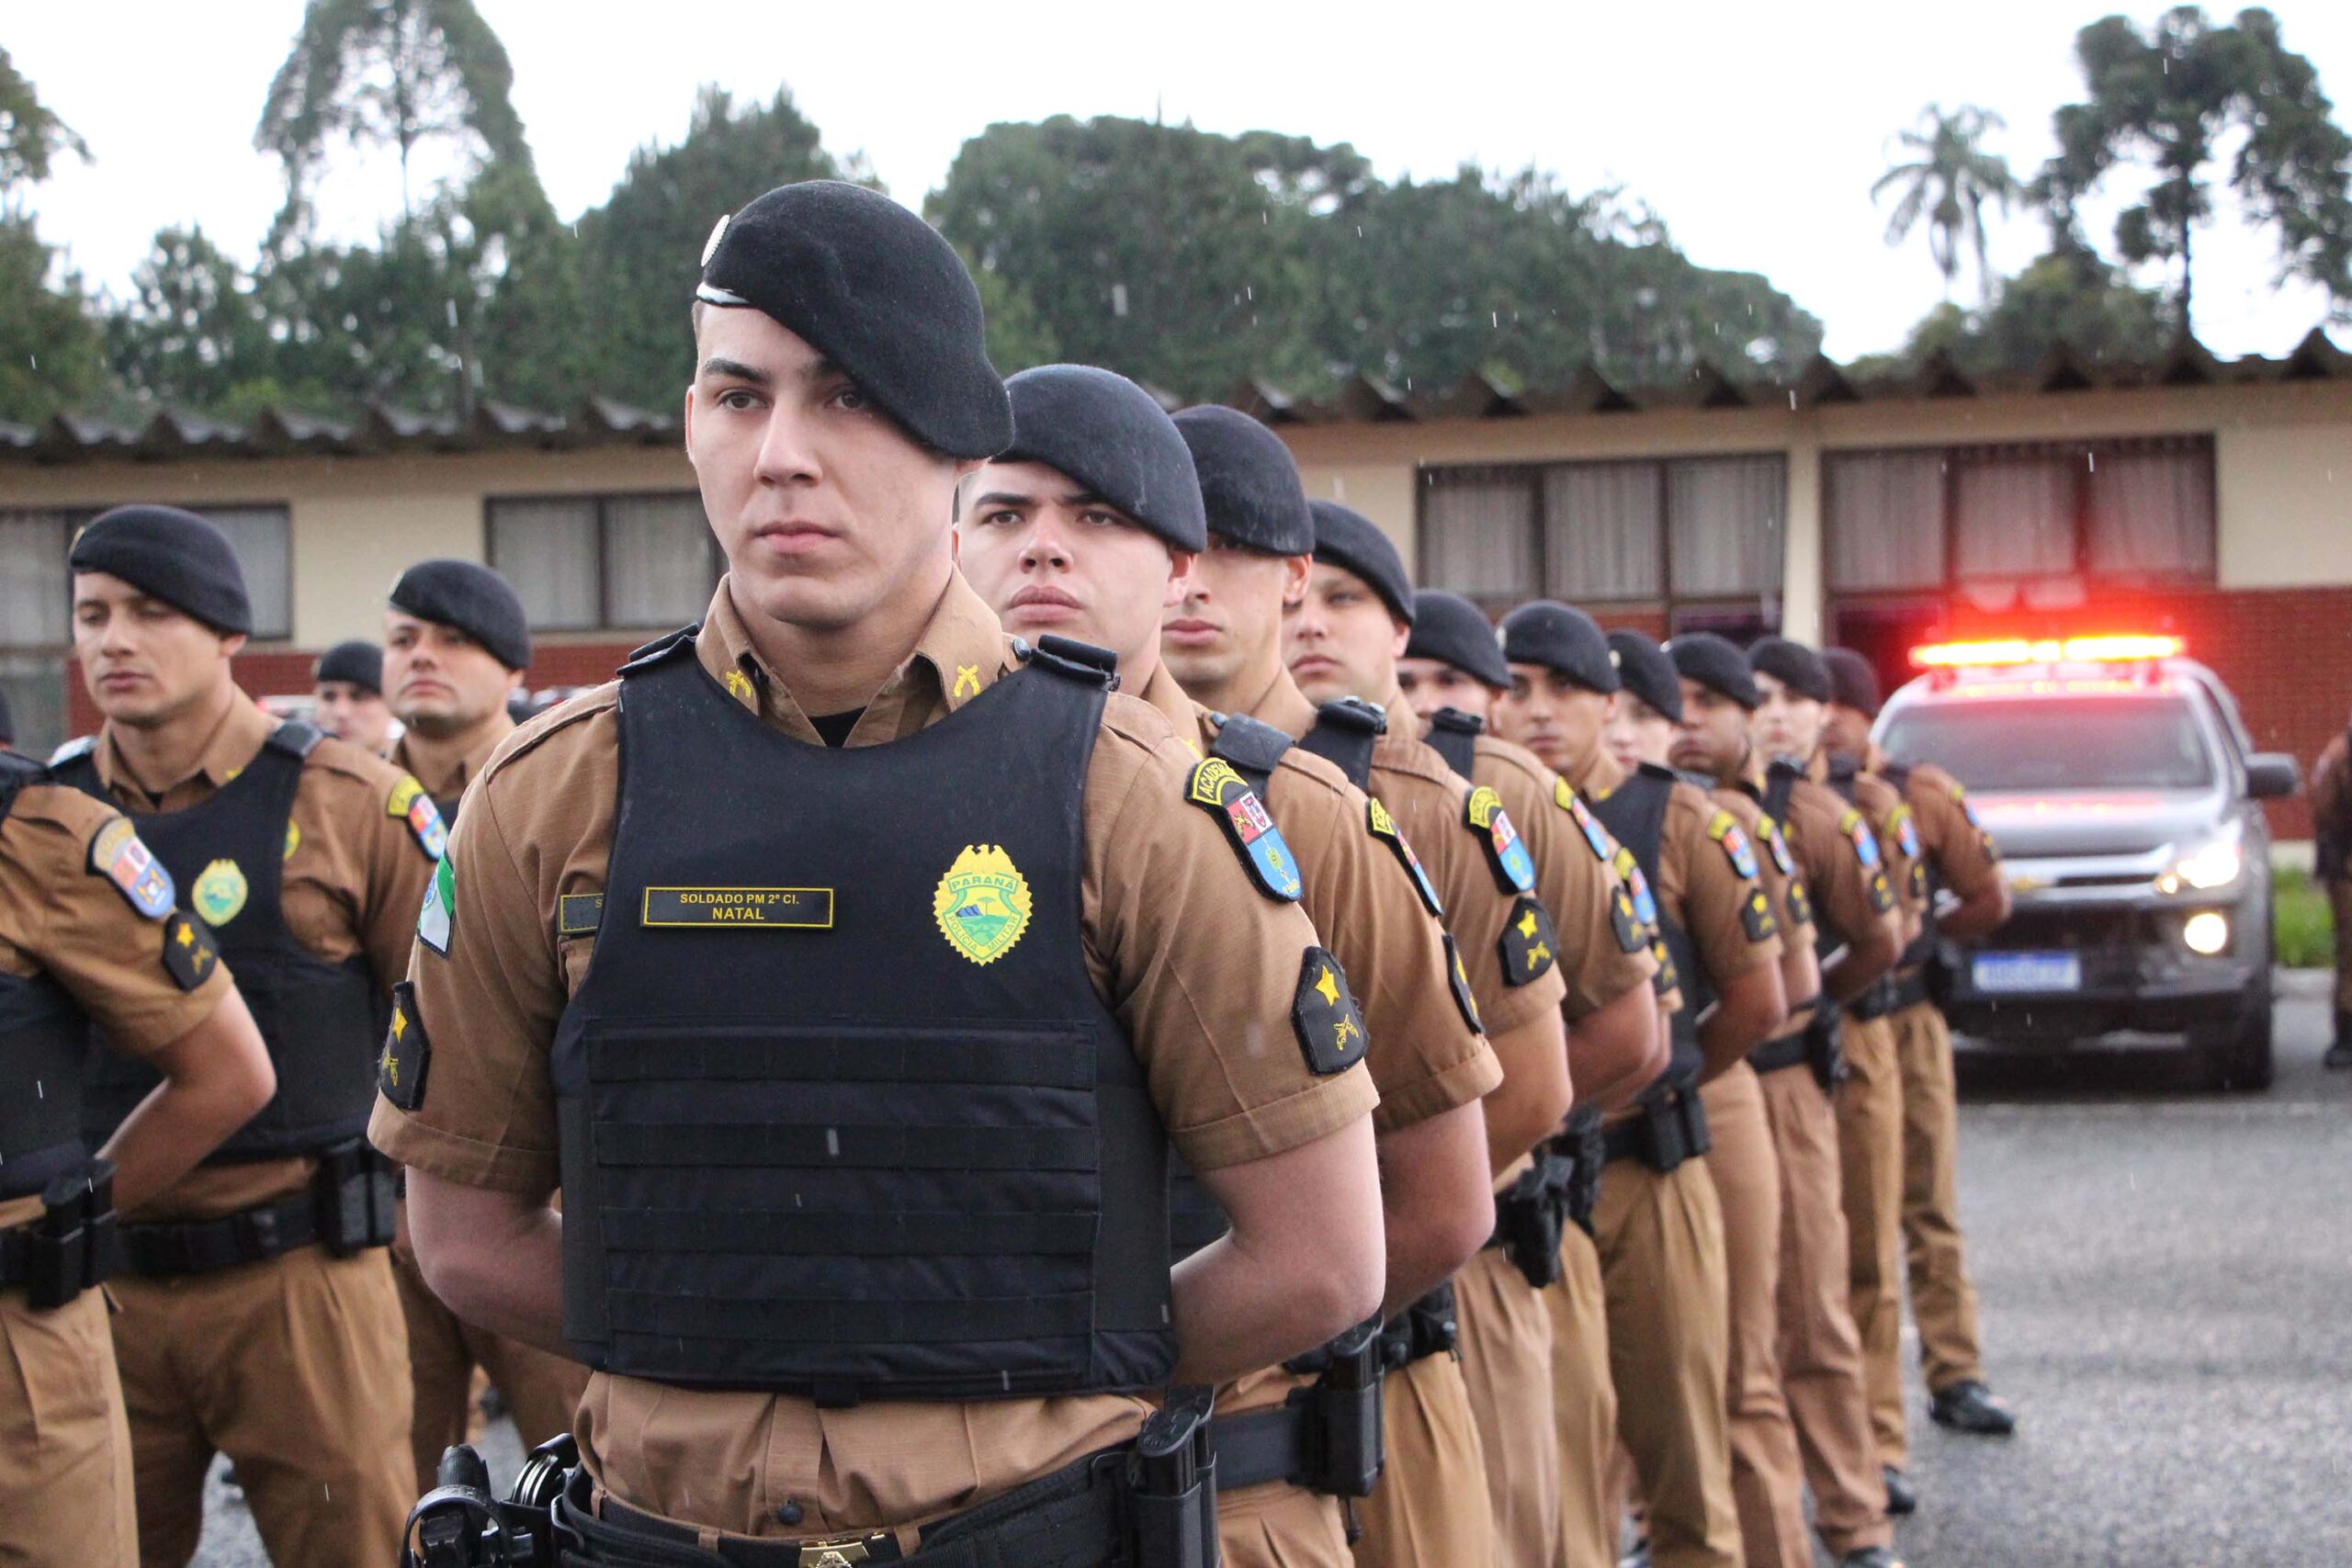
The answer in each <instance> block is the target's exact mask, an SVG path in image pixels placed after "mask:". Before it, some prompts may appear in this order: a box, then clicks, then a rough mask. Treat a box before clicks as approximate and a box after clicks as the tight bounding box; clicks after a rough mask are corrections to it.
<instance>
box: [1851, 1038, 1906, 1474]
mask: <svg viewBox="0 0 2352 1568" xmlns="http://www.w3.org/2000/svg"><path fill="white" fill-rule="evenodd" d="M1845 1040H1846V1081H1845V1082H1844V1083H1842V1084H1840V1085H1838V1167H1839V1171H1840V1179H1841V1181H1842V1184H1843V1185H1842V1189H1841V1190H1842V1192H1843V1195H1844V1199H1845V1204H1846V1248H1847V1257H1848V1258H1849V1262H1848V1265H1847V1269H1848V1283H1847V1290H1848V1300H1849V1305H1850V1306H1851V1308H1852V1311H1853V1314H1854V1333H1855V1335H1856V1337H1858V1338H1860V1341H1861V1346H1862V1388H1863V1391H1864V1395H1865V1397H1866V1398H1868V1400H1869V1401H1870V1405H1871V1413H1872V1415H1871V1427H1872V1430H1873V1432H1874V1433H1876V1432H1877V1431H1878V1428H1879V1426H1880V1419H1881V1418H1880V1415H1879V1413H1880V1412H1882V1411H1883V1410H1884V1408H1885V1407H1886V1404H1887V1403H1888V1402H1889V1401H1890V1400H1892V1402H1893V1404H1894V1412H1895V1421H1896V1424H1897V1426H1898V1427H1900V1424H1901V1421H1902V1412H1903V1064H1902V1061H1901V1058H1900V1055H1899V1054H1898V1053H1897V1051H1896V1049H1895V1043H1894V1025H1893V1023H1892V1022H1891V1021H1889V1020H1888V1019H1884V1018H1874V1019H1869V1020H1861V1019H1857V1018H1855V1017H1854V1016H1853V1015H1852V1014H1851V1013H1849V1014H1848V1015H1847V1016H1846V1021H1845ZM1877 1440H1878V1441H1879V1446H1880V1452H1881V1462H1883V1463H1893V1462H1894V1461H1891V1460H1887V1459H1885V1458H1884V1450H1885V1444H1884V1442H1883V1435H1882V1436H1880V1437H1879V1438H1877Z"/></svg>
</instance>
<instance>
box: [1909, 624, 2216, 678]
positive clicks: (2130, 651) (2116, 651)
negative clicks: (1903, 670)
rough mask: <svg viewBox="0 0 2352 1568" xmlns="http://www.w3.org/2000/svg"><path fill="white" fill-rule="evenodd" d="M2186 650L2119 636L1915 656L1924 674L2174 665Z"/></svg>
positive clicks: (1965, 647)
mask: <svg viewBox="0 0 2352 1568" xmlns="http://www.w3.org/2000/svg"><path fill="white" fill-rule="evenodd" d="M2185 646H2186V645H2185V644H2184V643H2183V642H2182V641H2181V640H2180V638H2178V637H2151V636H2148V635H2145V634H2143V633H2133V632H2118V633H2110V634H2107V635H2104V636H2099V637H2065V638H2063V639H2062V638H2059V637H2040V638H2034V639H2031V640H2029V639H2027V638H2025V637H1998V638H1995V639H1993V640H1991V641H1986V642H1933V643H1925V644H1922V645H1921V646H1919V647H1917V648H1915V649H1912V650H1911V662H1912V663H1913V664H1915V665H1917V666H1918V667H1919V668H1920V669H1922V670H1967V669H1981V668H1984V667H1985V666H1988V665H1999V664H2061V663H2064V664H2122V663H2133V662H2138V661H2141V660H2154V659H2175V658H2177V657H2179V655H2180V651H2181V649H2183V648H2184V647H2185Z"/></svg>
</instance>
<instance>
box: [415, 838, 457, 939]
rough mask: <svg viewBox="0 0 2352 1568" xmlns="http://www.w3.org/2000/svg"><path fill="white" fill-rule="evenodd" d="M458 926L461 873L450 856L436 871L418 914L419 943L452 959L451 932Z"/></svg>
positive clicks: (417, 937)
mask: <svg viewBox="0 0 2352 1568" xmlns="http://www.w3.org/2000/svg"><path fill="white" fill-rule="evenodd" d="M457 923H458V872H457V868H456V866H455V865H454V864H453V863H451V862H450V860H449V858H448V857H447V855H444V856H443V857H442V859H441V863H440V864H439V865H437V866H435V867H434V870H433V880H432V882H431V883H429V884H428V885H427V886H426V887H425V889H424V907H423V908H420V909H418V910H417V912H416V940H417V941H418V942H423V943H424V945H425V946H427V947H429V948H431V949H432V950H433V951H434V952H435V953H439V954H440V955H441V956H442V957H444V958H447V957H448V956H449V937H450V933H451V932H452V931H455V930H456V929H457Z"/></svg>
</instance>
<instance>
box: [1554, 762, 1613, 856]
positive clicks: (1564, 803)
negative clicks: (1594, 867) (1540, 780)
mask: <svg viewBox="0 0 2352 1568" xmlns="http://www.w3.org/2000/svg"><path fill="white" fill-rule="evenodd" d="M1552 804H1553V805H1555V806H1556V807H1559V808H1560V809H1561V810H1563V811H1565V812H1566V813H1567V814H1568V815H1569V816H1571V817H1573V818H1576V821H1577V832H1579V833H1582V834H1583V835H1584V842H1585V847H1586V848H1587V849H1589V850H1590V851H1591V852H1592V858H1593V859H1595V860H1597V861H1600V862H1602V863H1607V861H1608V860H1609V858H1610V857H1611V855H1612V854H1614V853H1615V852H1616V848H1617V846H1616V845H1615V844H1614V843H1612V842H1611V840H1610V838H1609V829H1606V828H1604V827H1602V826H1601V825H1600V818H1598V817H1595V816H1594V815H1593V814H1592V808H1591V807H1589V806H1587V805H1586V804H1585V803H1584V797H1583V796H1581V795H1578V794H1577V792H1576V786H1575V785H1573V784H1569V783H1568V781H1567V780H1566V779H1554V780H1553V781H1552Z"/></svg>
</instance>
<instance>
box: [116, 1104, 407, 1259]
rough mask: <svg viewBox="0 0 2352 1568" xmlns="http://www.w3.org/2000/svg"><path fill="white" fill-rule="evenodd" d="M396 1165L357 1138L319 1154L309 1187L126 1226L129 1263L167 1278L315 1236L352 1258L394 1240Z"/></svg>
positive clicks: (287, 1248) (270, 1252)
mask: <svg viewBox="0 0 2352 1568" xmlns="http://www.w3.org/2000/svg"><path fill="white" fill-rule="evenodd" d="M392 1209H393V1197H392V1168H391V1162H390V1161H389V1160H387V1159H385V1158H384V1156H381V1155H379V1154H378V1153H377V1152H376V1151H375V1150H374V1149H372V1148H370V1147H369V1146H368V1143H367V1141H366V1140H365V1139H361V1138H352V1139H348V1140H346V1141H345V1142H344V1143H340V1144H337V1145H334V1146H333V1147H332V1148H329V1149H328V1150H326V1151H325V1152H324V1153H323V1154H322V1155H321V1156H319V1168H318V1170H317V1172H316V1173H315V1174H313V1175H312V1177H311V1185H310V1187H309V1188H308V1189H307V1190H303V1191H300V1192H297V1193H293V1194H291V1195H290V1196H288V1197H284V1198H277V1199H273V1200H272V1201H269V1202H266V1203H256V1204H254V1206H253V1207H252V1208H250V1209H240V1210H238V1211H237V1212H236V1213H233V1214H223V1215H221V1216H220V1218H219V1219H216V1220H183V1221H166V1222H161V1223H157V1224H136V1225H124V1226H123V1227H121V1241H122V1263H123V1271H124V1272H125V1273H128V1274H135V1275H138V1276H139V1277H141V1278H142V1279H150V1280H166V1279H174V1278H177V1277H180V1276H184V1275H189V1274H216V1273H219V1272H220V1270H221V1269H234V1268H237V1267H239V1266H240V1265H243V1264H246V1263H266V1262H267V1261H269V1260H270V1259H271V1258H282V1257H284V1256H285V1255H286V1254H287V1253H289V1252H292V1251H293V1250H295V1249H296V1248H297V1247H309V1246H311V1245H312V1244H314V1243H316V1244H318V1245H321V1246H323V1247H325V1248H326V1249H327V1250H328V1251H329V1252H331V1253H333V1254H334V1256H335V1257H337V1258H348V1257H350V1256H351V1255H352V1254H354V1253H356V1252H360V1251H364V1250H366V1249H367V1248H368V1247H389V1246H390V1245H391V1240H392Z"/></svg>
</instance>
